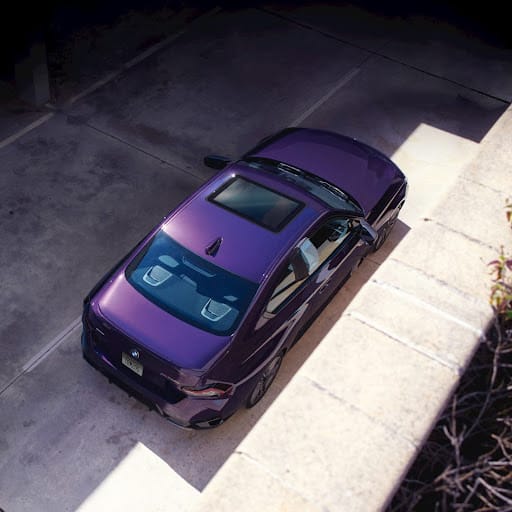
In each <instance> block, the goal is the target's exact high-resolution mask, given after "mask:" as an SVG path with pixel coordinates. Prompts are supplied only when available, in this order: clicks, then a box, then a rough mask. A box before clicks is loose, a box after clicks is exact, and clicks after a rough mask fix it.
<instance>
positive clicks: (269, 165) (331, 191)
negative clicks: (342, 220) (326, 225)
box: [244, 157, 363, 215]
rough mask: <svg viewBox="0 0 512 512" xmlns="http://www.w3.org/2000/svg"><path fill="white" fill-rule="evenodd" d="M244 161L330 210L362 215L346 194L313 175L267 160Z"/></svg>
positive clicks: (253, 159) (360, 210) (252, 158)
mask: <svg viewBox="0 0 512 512" xmlns="http://www.w3.org/2000/svg"><path fill="white" fill-rule="evenodd" d="M244 161H245V163H247V164H248V165H249V166H251V167H254V168H256V169H263V170H266V171H270V172H272V173H274V174H278V175H280V176H282V177H283V178H284V179H286V180H288V181H291V182H292V183H295V184H296V185H298V186H300V187H301V188H303V189H305V190H307V191H308V192H309V193H310V194H312V195H313V196H315V197H316V198H318V199H320V200H321V201H323V202H324V203H326V204H327V205H328V206H330V207H331V208H335V209H337V210H344V211H347V212H353V213H355V214H357V215H362V213H363V212H362V209H361V208H360V207H359V205H358V204H357V203H356V202H355V201H354V200H353V199H352V198H351V197H350V196H349V195H348V194H347V193H346V192H343V190H341V189H339V188H338V187H336V186H334V185H333V184H332V183H329V182H328V181H326V180H323V179H322V178H320V177H318V176H316V175H314V174H311V173H309V172H306V171H303V170H302V169H298V168H296V167H293V166H291V165H288V164H285V163H282V162H277V161H275V160H271V159H268V158H262V157H247V158H246V159H245V160H244Z"/></svg>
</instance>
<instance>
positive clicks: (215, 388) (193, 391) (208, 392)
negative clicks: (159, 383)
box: [181, 383, 233, 399]
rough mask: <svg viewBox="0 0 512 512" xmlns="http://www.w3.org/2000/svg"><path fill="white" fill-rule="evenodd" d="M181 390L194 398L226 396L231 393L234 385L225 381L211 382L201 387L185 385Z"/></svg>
mask: <svg viewBox="0 0 512 512" xmlns="http://www.w3.org/2000/svg"><path fill="white" fill-rule="evenodd" d="M181 391H183V393H185V394H186V395H188V396H191V397H194V398H212V399H213V398H226V397H228V396H230V395H231V393H232V391H233V386H232V385H231V384H225V383H218V384H210V385H209V386H207V387H205V388H201V389H197V388H193V387H187V386H183V387H182V388H181Z"/></svg>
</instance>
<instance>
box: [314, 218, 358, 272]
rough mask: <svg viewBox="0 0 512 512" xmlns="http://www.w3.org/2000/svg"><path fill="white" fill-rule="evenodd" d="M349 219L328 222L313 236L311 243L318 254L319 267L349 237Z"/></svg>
mask: <svg viewBox="0 0 512 512" xmlns="http://www.w3.org/2000/svg"><path fill="white" fill-rule="evenodd" d="M349 232H350V220H349V219H333V220H330V221H328V222H326V223H325V224H324V225H323V226H321V227H320V229H318V230H317V231H316V232H315V233H313V235H312V236H311V243H312V244H313V246H314V247H315V248H316V250H317V252H318V266H320V265H322V264H323V263H324V262H325V261H327V260H328V259H329V257H330V256H331V255H332V254H333V253H334V252H335V251H336V249H337V248H338V247H339V246H340V245H341V243H342V242H343V240H345V238H346V237H347V236H348V235H349Z"/></svg>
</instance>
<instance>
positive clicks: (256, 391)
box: [245, 353, 283, 409]
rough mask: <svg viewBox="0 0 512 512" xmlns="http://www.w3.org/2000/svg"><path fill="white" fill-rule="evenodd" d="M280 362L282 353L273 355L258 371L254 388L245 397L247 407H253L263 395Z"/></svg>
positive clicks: (272, 379) (274, 376) (272, 380)
mask: <svg viewBox="0 0 512 512" xmlns="http://www.w3.org/2000/svg"><path fill="white" fill-rule="evenodd" d="M282 362H283V353H281V354H279V355H277V356H275V357H274V359H272V361H270V363H268V365H267V366H266V367H265V369H264V370H263V371H262V372H261V373H260V375H259V377H258V381H257V382H256V384H255V386H254V388H253V389H252V391H251V393H250V394H249V397H248V398H247V402H246V404H245V406H246V407H247V409H250V408H251V407H254V406H255V405H256V404H257V403H258V402H259V401H260V400H261V399H262V398H263V397H264V396H265V393H266V392H267V391H268V389H269V388H270V385H271V384H272V382H274V379H275V378H276V375H277V373H278V372H279V368H280V367H281V363H282Z"/></svg>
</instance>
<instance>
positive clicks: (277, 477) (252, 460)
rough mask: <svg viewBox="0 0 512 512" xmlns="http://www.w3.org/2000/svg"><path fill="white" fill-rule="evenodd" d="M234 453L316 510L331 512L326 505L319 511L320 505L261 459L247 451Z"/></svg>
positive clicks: (235, 451)
mask: <svg viewBox="0 0 512 512" xmlns="http://www.w3.org/2000/svg"><path fill="white" fill-rule="evenodd" d="M233 453H234V454H236V455H240V457H244V458H245V459H247V460H248V461H249V462H250V463H252V464H254V465H255V466H257V467H258V468H259V469H261V470H262V471H264V472H265V473H266V474H267V475H270V476H271V477H272V478H273V479H274V480H276V481H277V482H279V483H280V484H281V485H282V486H283V487H286V488H287V489H289V490H290V491H292V492H293V493H294V494H297V495H298V496H300V497H301V498H302V499H303V500H304V501H306V502H307V503H310V504H311V505H313V506H314V507H315V508H316V509H318V510H321V511H323V512H330V508H328V507H326V506H325V505H323V506H322V508H321V509H319V508H318V505H317V504H316V503H315V501H314V500H312V499H310V498H308V497H307V496H304V494H302V492H301V491H300V490H299V489H297V488H296V487H294V486H293V485H291V484H290V483H288V482H287V481H286V480H285V479H284V478H283V477H282V476H280V475H278V474H277V473H275V472H274V471H272V470H271V469H269V468H268V467H267V466H266V465H265V464H263V462H262V461H260V460H259V459H257V458H256V457H254V456H253V455H251V454H250V453H248V452H245V451H243V450H240V449H236V450H234V452H233Z"/></svg>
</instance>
